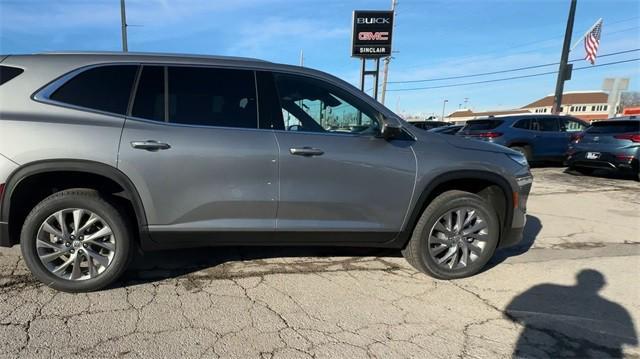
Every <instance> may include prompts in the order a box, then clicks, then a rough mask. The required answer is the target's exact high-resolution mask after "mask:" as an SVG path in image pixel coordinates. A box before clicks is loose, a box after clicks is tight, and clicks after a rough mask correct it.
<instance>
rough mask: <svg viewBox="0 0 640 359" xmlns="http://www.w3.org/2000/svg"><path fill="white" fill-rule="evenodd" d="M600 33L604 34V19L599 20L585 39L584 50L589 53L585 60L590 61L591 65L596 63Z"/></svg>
mask: <svg viewBox="0 0 640 359" xmlns="http://www.w3.org/2000/svg"><path fill="white" fill-rule="evenodd" d="M600 33H602V19H600V20H598V22H597V23H596V24H595V26H594V27H593V28H592V29H591V31H589V33H588V34H587V35H586V36H585V37H584V49H585V50H586V51H587V57H585V60H589V62H591V65H593V64H595V63H596V54H597V53H598V46H600Z"/></svg>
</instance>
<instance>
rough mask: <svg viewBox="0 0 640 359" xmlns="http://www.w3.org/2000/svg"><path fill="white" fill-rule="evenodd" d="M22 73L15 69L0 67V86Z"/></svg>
mask: <svg viewBox="0 0 640 359" xmlns="http://www.w3.org/2000/svg"><path fill="white" fill-rule="evenodd" d="M23 72H24V70H23V69H19V68H17V67H11V66H3V65H0V86H1V85H3V84H4V83H5V82H8V81H11V80H13V79H14V78H15V77H17V76H18V75H20V74H21V73H23Z"/></svg>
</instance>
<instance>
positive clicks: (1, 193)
mask: <svg viewBox="0 0 640 359" xmlns="http://www.w3.org/2000/svg"><path fill="white" fill-rule="evenodd" d="M3 194H4V183H0V201H2V195H3Z"/></svg>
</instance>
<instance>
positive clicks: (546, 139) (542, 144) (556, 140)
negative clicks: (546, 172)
mask: <svg viewBox="0 0 640 359" xmlns="http://www.w3.org/2000/svg"><path fill="white" fill-rule="evenodd" d="M534 128H535V129H536V130H537V133H536V134H535V136H534V139H533V148H534V157H536V158H538V159H557V158H561V157H562V156H563V155H564V153H565V152H566V150H567V145H568V144H569V140H568V139H565V135H564V134H563V133H562V132H560V126H559V123H558V118H556V117H539V118H536V119H535V120H534Z"/></svg>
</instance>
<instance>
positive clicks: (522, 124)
mask: <svg viewBox="0 0 640 359" xmlns="http://www.w3.org/2000/svg"><path fill="white" fill-rule="evenodd" d="M531 121H532V120H531V119H530V118H525V119H522V120H520V121H518V122H516V123H515V124H514V125H513V127H515V128H520V129H523V130H531Z"/></svg>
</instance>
